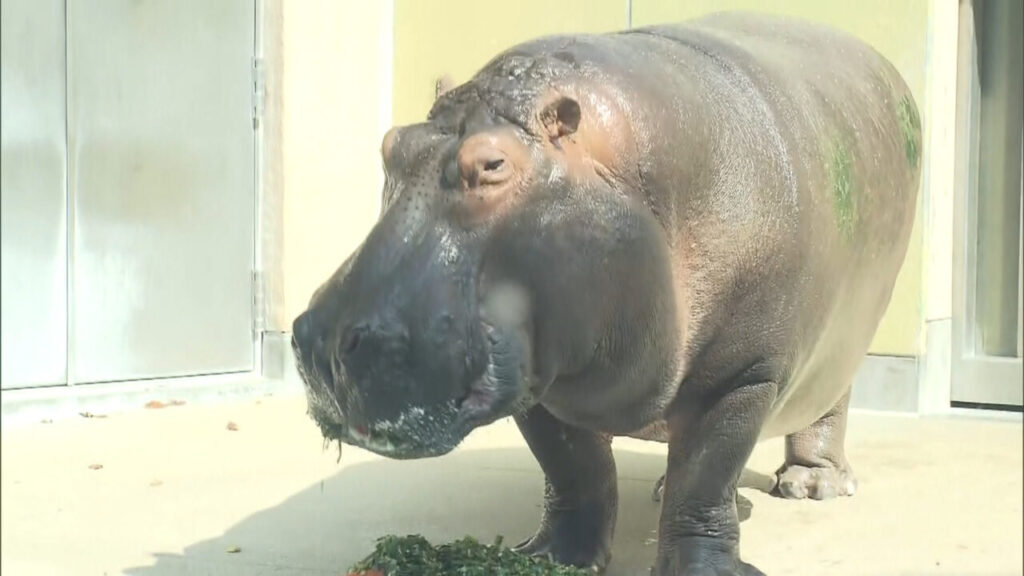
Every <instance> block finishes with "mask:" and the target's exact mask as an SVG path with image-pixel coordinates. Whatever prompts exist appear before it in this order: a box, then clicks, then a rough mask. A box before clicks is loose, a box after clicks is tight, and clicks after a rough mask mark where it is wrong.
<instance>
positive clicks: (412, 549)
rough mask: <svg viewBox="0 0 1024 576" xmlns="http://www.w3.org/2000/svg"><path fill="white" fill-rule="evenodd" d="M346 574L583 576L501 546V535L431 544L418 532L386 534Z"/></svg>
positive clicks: (544, 560)
mask: <svg viewBox="0 0 1024 576" xmlns="http://www.w3.org/2000/svg"><path fill="white" fill-rule="evenodd" d="M349 574H357V575H361V574H368V575H372V574H382V575H383V576H583V575H585V574H590V573H589V572H587V571H585V570H582V569H580V568H573V567H569V566H562V565H561V564H556V563H554V562H552V561H550V560H547V559H544V558H534V557H531V556H526V555H524V554H520V553H518V552H515V551H513V550H511V549H509V548H505V547H503V546H502V543H501V537H500V536H499V537H498V539H497V540H495V542H494V544H492V545H490V546H487V545H485V544H481V543H480V542H478V541H477V540H475V539H473V538H469V537H467V538H463V539H462V540H457V541H455V542H452V543H450V544H442V545H440V546H434V545H432V544H431V543H430V542H428V541H427V539H426V538H424V537H422V536H419V535H410V536H385V537H383V538H380V539H378V540H377V548H376V550H374V551H373V553H372V554H370V555H369V556H367V557H366V558H364V559H363V560H361V561H359V562H357V563H356V564H355V565H354V566H353V567H352V568H350V569H349Z"/></svg>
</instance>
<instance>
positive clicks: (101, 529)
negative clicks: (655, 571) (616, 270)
mask: <svg viewBox="0 0 1024 576" xmlns="http://www.w3.org/2000/svg"><path fill="white" fill-rule="evenodd" d="M229 422H230V423H234V424H235V426H234V427H235V428H237V429H236V430H229V429H228V427H229ZM1021 432H1022V430H1021V424H1020V422H1019V420H1017V421H1012V422H1006V421H989V420H977V419H965V418H934V419H913V418H906V417H892V416H888V417H887V416H879V415H869V414H855V415H853V416H852V418H851V422H850V437H849V442H848V451H849V454H850V460H851V463H852V465H853V467H854V470H855V471H856V473H857V474H858V477H859V481H860V488H859V491H858V493H857V495H856V496H854V497H853V498H844V499H841V500H834V501H829V502H810V501H806V502H791V501H784V500H780V499H777V498H773V497H771V496H768V495H766V494H765V493H764V492H763V491H764V490H765V489H766V488H768V487H769V486H770V482H771V480H770V476H769V475H770V474H771V473H772V472H773V471H774V470H775V468H776V467H777V466H778V464H779V463H780V459H781V457H782V444H781V442H780V441H769V442H766V443H764V444H762V445H761V446H759V447H758V449H757V451H756V452H755V454H754V456H753V458H752V460H751V462H750V464H749V468H748V471H747V473H746V474H745V476H744V481H743V485H744V487H743V488H742V489H741V491H740V492H741V495H742V500H741V513H742V516H748V515H749V517H748V518H747V519H746V520H745V521H744V522H743V524H742V555H743V557H744V559H746V560H748V561H750V562H752V563H754V564H755V565H757V566H759V567H760V568H761V569H762V570H765V571H766V572H767V573H768V574H771V575H777V574H779V575H803V574H807V575H812V574H813V575H819V574H850V575H854V574H856V575H865V574H871V575H887V574H965V575H966V574H972V575H981V574H986V575H995V574H1021V573H1022V554H1024V552H1022V549H1024V544H1022V539H1024V535H1022V488H1024V486H1022V456H1021V454H1022V440H1021ZM615 446H616V453H617V461H618V467H619V486H620V491H621V497H620V501H621V504H620V512H619V525H618V531H617V535H616V540H615V548H614V558H613V561H612V566H611V567H610V569H609V571H608V574H610V575H612V576H619V575H630V576H633V575H646V574H647V568H648V567H649V566H650V564H651V562H652V559H653V555H654V551H655V541H654V538H655V532H654V529H655V526H656V523H657V516H658V512H659V510H658V505H657V504H655V503H653V502H652V501H651V499H650V493H651V488H652V486H653V483H654V481H655V479H656V478H657V477H658V476H659V474H660V473H661V471H662V467H663V462H664V453H665V448H664V447H663V446H660V445H656V444H647V443H643V442H639V441H629V440H616V443H615ZM0 453H2V482H0V485H2V507H0V509H2V546H0V548H2V551H3V552H2V555H0V571H2V573H3V574H4V575H5V576H6V575H24V576H33V575H64V574H67V575H97V576H98V575H101V574H109V575H113V574H132V575H137V576H163V575H170V574H188V575H199V574H223V575H227V576H231V575H246V576H255V575H262V574H297V575H299V574H316V575H321V574H322V575H332V576H336V575H342V574H344V573H345V570H344V569H345V568H346V567H347V566H348V565H350V564H351V563H352V562H354V561H355V560H357V559H359V558H360V557H362V556H363V555H365V554H366V553H367V552H369V551H370V550H371V549H372V547H373V540H374V539H375V538H376V537H377V536H380V535H383V534H388V533H421V534H424V535H425V536H427V537H428V538H430V539H431V540H432V541H434V542H436V543H440V542H444V541H449V540H452V539H455V538H459V537H461V536H463V535H467V534H469V535H473V536H476V537H478V538H480V539H482V540H484V541H487V542H490V541H491V540H492V539H493V538H494V537H495V535H496V534H498V533H501V534H504V535H505V537H506V541H508V542H513V541H518V540H519V539H521V538H523V537H525V536H527V535H528V534H530V533H531V532H532V530H533V528H534V527H535V525H536V522H537V519H538V515H539V513H540V509H539V503H540V496H541V476H540V472H539V469H538V467H537V464H536V463H535V461H534V460H533V458H532V457H531V455H530V453H529V451H528V450H527V448H526V447H525V445H524V443H523V441H522V440H521V438H520V437H519V435H518V433H517V431H516V429H515V426H514V425H513V424H512V423H510V422H501V423H498V424H495V425H493V426H491V427H489V428H486V429H483V430H479V431H477V432H475V433H474V434H473V435H472V436H471V437H470V438H469V439H468V440H467V442H466V443H465V444H464V445H463V446H462V447H461V448H460V449H458V450H457V451H456V452H455V453H453V454H450V455H448V456H446V457H443V458H439V459H433V460H421V461H407V462H396V461H388V460H384V459H380V458H377V457H374V456H371V455H369V454H367V453H366V452H363V451H360V450H357V449H354V448H349V447H346V448H345V449H344V452H343V454H342V455H341V461H340V462H338V461H337V458H338V454H337V450H336V448H331V449H330V450H327V451H324V450H322V445H321V441H320V436H319V433H318V431H317V429H316V428H315V427H314V425H313V424H312V422H311V421H310V420H309V419H308V418H307V417H306V416H305V400H304V399H303V398H302V397H301V396H286V397H264V398H261V399H260V400H254V399H249V400H245V401H235V402H234V403H230V404H221V405H214V406H199V405H196V406H193V405H183V406H174V407H165V408H162V409H140V410H137V411H133V412H129V413H122V414H111V415H109V417H107V418H78V417H76V418H75V419H72V420H61V421H57V422H54V423H39V424H31V425H27V426H17V427H13V428H12V427H8V428H5V429H4V431H3V435H2V447H0ZM97 466H102V468H99V469H94V468H96V467H97ZM234 547H237V548H238V549H240V550H238V551H237V552H234V553H231V552H229V549H233V548H234Z"/></svg>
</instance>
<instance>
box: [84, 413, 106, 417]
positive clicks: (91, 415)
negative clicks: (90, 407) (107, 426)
mask: <svg viewBox="0 0 1024 576" xmlns="http://www.w3.org/2000/svg"><path fill="white" fill-rule="evenodd" d="M78 415H79V416H81V417H82V418H106V417H107V415H106V414H93V413H92V412H79V413H78Z"/></svg>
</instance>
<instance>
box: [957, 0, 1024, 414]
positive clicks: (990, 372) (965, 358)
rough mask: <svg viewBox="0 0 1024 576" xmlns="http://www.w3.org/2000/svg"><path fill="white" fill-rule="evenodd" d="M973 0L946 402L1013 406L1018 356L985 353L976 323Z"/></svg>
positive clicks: (963, 80) (966, 17) (960, 134)
mask: <svg viewBox="0 0 1024 576" xmlns="http://www.w3.org/2000/svg"><path fill="white" fill-rule="evenodd" d="M973 4H974V2H973V0H961V1H960V6H959V41H958V49H957V51H958V53H957V107H956V132H955V133H956V136H955V142H956V143H955V150H956V152H955V154H956V158H955V168H954V171H955V184H954V194H953V278H952V280H953V287H952V296H953V300H952V304H953V308H952V334H951V335H952V342H951V352H952V355H951V378H950V403H951V405H952V406H954V407H956V406H958V405H959V406H980V407H997V406H1003V407H1010V408H1012V407H1016V408H1018V409H1019V408H1020V406H1021V404H1022V390H1024V388H1022V384H1024V376H1022V374H1021V368H1022V361H1021V359H1020V358H1004V357H994V356H986V355H984V354H983V353H982V352H981V351H980V346H979V343H978V341H977V340H978V339H977V337H976V334H975V330H974V326H975V319H976V302H977V293H976V292H977V289H976V280H977V262H976V260H977V258H976V255H977V210H976V206H977V167H976V166H975V165H974V163H973V161H972V159H973V158H974V157H976V154H975V150H976V147H977V137H978V128H979V126H978V115H979V102H977V101H975V98H974V94H973V91H972V84H973V77H974V75H975V74H976V72H977V67H976V64H975V60H976V59H975V54H976V51H977V48H976V40H977V35H976V33H975V23H974V9H973Z"/></svg>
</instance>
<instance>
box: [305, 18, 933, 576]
mask: <svg viewBox="0 0 1024 576" xmlns="http://www.w3.org/2000/svg"><path fill="white" fill-rule="evenodd" d="M920 131H921V123H920V118H919V116H918V112H917V108H916V105H915V103H914V100H913V98H912V96H911V94H910V92H909V90H908V89H907V86H906V85H905V83H904V82H903V80H902V79H901V78H900V76H899V74H898V73H897V72H896V71H895V69H894V68H893V66H892V65H891V64H890V63H888V62H887V61H886V60H885V59H883V58H882V57H881V56H880V55H878V54H877V53H876V52H875V51H873V50H872V49H871V48H869V47H867V46H865V45H864V44H862V43H860V42H859V41H857V40H854V39H852V38H850V37H848V36H845V35H841V34H839V33H836V32H834V31H832V30H829V29H824V28H821V27H818V26H812V25H809V24H806V23H801V22H797V21H792V20H785V19H779V18H769V17H761V16H751V15H742V14H734V15H716V16H711V17H707V18H704V19H701V20H696V21H692V22H689V23H686V24H682V25H675V26H662V27H655V28H645V29H638V30H632V31H629V32H625V33H617V34H605V35H588V36H559V37H548V38H542V39H539V40H535V41H532V42H528V43H525V44H521V45H519V46H516V47H513V48H511V49H509V50H507V51H506V52H503V53H502V54H500V55H498V56H497V57H495V59H494V60H492V61H491V62H490V63H488V64H487V65H486V66H485V67H484V68H483V69H482V70H481V71H480V72H479V73H478V74H477V75H476V76H474V77H473V79H471V80H470V81H469V82H467V83H466V84H463V85H461V86H458V87H456V88H454V89H452V90H450V91H449V92H447V93H445V94H444V95H442V96H441V97H440V98H439V99H438V101H437V102H436V103H435V105H434V107H433V109H432V110H431V112H430V115H429V117H428V120H427V121H426V122H423V123H420V124H415V125H410V126H404V127H398V128H395V129H393V130H392V131H390V132H389V133H388V135H387V136H386V137H385V139H384V142H383V144H382V147H381V152H382V158H383V166H384V171H385V173H386V176H387V178H386V184H385V186H384V190H383V208H382V210H381V215H380V218H379V220H378V222H377V224H376V225H375V227H374V228H373V229H372V231H371V232H370V234H369V235H368V237H367V238H366V239H365V241H364V242H363V243H362V244H361V246H360V247H359V248H358V250H356V251H355V253H354V254H352V255H351V256H350V257H349V258H348V260H347V261H346V262H344V263H343V264H342V265H341V266H340V267H339V268H338V270H337V272H336V273H335V274H334V275H332V276H331V277H330V278H329V279H328V280H327V281H326V282H325V283H324V284H323V286H321V287H320V289H319V290H318V291H317V292H316V294H315V295H314V296H313V298H312V300H311V301H310V304H309V308H308V309H307V311H306V312H304V313H303V314H302V315H301V316H300V317H299V318H297V319H296V320H295V323H294V327H293V330H294V332H293V334H294V338H293V347H294V351H295V356H296V359H297V365H298V367H299V370H300V373H301V375H302V378H303V381H304V382H305V385H306V391H307V395H308V399H309V410H310V413H311V415H312V417H313V418H314V419H315V420H316V422H317V423H318V424H319V425H320V427H321V429H322V431H323V433H324V435H325V437H327V438H330V439H337V440H339V441H341V442H345V443H348V444H352V445H356V446H361V447H364V448H367V449H369V450H372V451H374V452H376V453H378V454H381V455H384V456H388V457H391V458H398V459H408V458H424V457H432V456H440V455H443V454H445V453H447V452H450V451H451V450H453V449H454V448H455V447H457V446H458V444H459V443H460V441H461V440H462V439H463V438H465V436H466V435H467V434H468V433H469V432H471V431H472V430H473V429H475V428H477V427H479V426H483V425H486V424H488V423H490V422H493V421H494V420H496V419H498V418H501V417H505V416H514V417H515V420H516V422H517V424H518V425H519V427H520V429H521V430H522V432H523V436H524V438H525V439H526V442H527V444H528V445H529V447H530V449H531V451H532V452H533V453H534V455H535V456H536V457H537V459H538V461H539V463H540V465H541V468H542V469H543V471H544V474H545V481H546V482H545V483H546V487H545V497H544V498H545V508H544V513H543V515H542V518H541V526H540V528H539V529H538V531H537V533H536V534H535V535H534V536H533V537H532V538H529V539H527V540H526V541H524V542H523V543H522V545H521V546H520V548H519V549H520V550H522V551H524V552H526V553H531V554H545V555H548V554H549V555H551V556H552V557H554V558H555V559H557V560H559V561H561V562H564V563H567V564H574V565H579V566H592V567H594V568H596V569H599V570H600V569H603V568H604V567H605V566H606V565H607V563H608V562H609V561H610V557H611V556H610V549H611V541H612V537H613V535H614V527H615V520H616V516H617V487H616V478H615V463H614V459H613V458H612V453H611V448H610V444H611V438H612V437H614V436H617V435H628V436H634V437H639V438H647V439H652V440H658V441H663V442H667V443H668V461H667V467H666V475H665V478H664V497H663V503H662V518H661V522H660V526H659V534H660V536H659V545H658V551H657V556H656V558H655V564H654V568H653V573H654V574H656V575H659V576H669V575H671V576H677V575H680V574H758V573H760V572H759V571H758V570H757V569H756V568H754V567H753V566H752V565H751V564H748V563H746V562H744V561H742V560H741V559H740V555H739V526H738V520H737V516H736V507H735V492H736V482H737V480H738V478H739V474H740V472H741V471H742V469H743V466H744V464H745V463H746V459H747V458H748V457H749V454H750V452H751V450H752V449H753V447H754V445H755V444H756V443H757V442H758V441H759V440H761V439H764V438H769V437H773V436H780V435H784V436H786V447H787V449H786V455H785V460H784V464H783V465H782V467H781V468H780V469H779V472H778V487H777V493H778V494H779V495H780V496H782V497H786V498H805V497H809V498H816V499H824V498H830V497H834V496H840V495H850V494H852V493H853V491H854V490H855V488H856V481H855V479H854V477H853V473H852V470H851V468H850V465H849V463H848V462H847V460H846V457H845V452H844V450H843V436H844V434H845V426H846V412H847V405H848V399H849V390H850V385H851V382H852V378H853V374H854V372H855V370H856V368H857V366H858V364H859V362H860V360H861V359H862V358H863V355H864V354H865V352H866V351H867V348H868V345H869V344H870V341H871V338H872V336H873V334H874V331H875V330H876V328H877V326H878V323H879V321H880V319H881V317H882V315H883V313H884V311H885V308H886V306H887V304H888V302H889V299H890V296H891V293H892V289H893V285H894V283H895V279H896V276H897V273H898V272H899V269H900V266H901V264H902V261H903V258H904V254H905V252H906V248H907V243H908V241H909V236H910V231H911V227H912V224H913V220H914V212H915V206H916V194H917V189H918V185H919V178H920V167H919V165H920V151H921V133H920ZM339 193H344V194H350V193H358V192H357V191H349V190H344V189H339Z"/></svg>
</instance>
